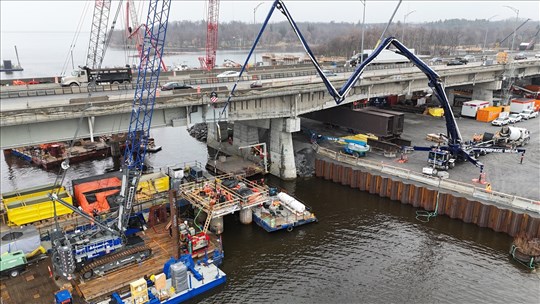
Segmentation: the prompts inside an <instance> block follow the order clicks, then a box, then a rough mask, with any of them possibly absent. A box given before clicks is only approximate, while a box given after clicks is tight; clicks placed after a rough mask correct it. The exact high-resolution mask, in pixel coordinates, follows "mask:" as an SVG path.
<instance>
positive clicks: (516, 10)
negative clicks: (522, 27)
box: [503, 5, 519, 51]
mask: <svg viewBox="0 0 540 304" xmlns="http://www.w3.org/2000/svg"><path fill="white" fill-rule="evenodd" d="M503 6H504V7H507V8H509V9H511V10H513V11H514V13H516V23H517V22H518V17H519V10H518V9H517V8H515V7H511V6H508V5H503ZM515 40H516V30H514V35H513V36H512V51H513V50H514V41H515Z"/></svg>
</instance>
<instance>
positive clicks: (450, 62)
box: [446, 59, 465, 65]
mask: <svg viewBox="0 0 540 304" xmlns="http://www.w3.org/2000/svg"><path fill="white" fill-rule="evenodd" d="M464 64H465V63H463V62H462V61H460V60H458V59H452V60H450V61H448V63H447V64H446V65H464Z"/></svg>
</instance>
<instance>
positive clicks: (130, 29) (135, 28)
mask: <svg viewBox="0 0 540 304" xmlns="http://www.w3.org/2000/svg"><path fill="white" fill-rule="evenodd" d="M130 17H131V22H130ZM141 27H144V28H145V30H146V31H147V32H148V29H146V25H145V24H140V23H139V20H138V18H137V11H136V10H135V3H134V1H133V0H128V1H127V2H126V34H127V38H128V39H129V40H131V41H133V43H134V44H135V48H136V49H137V52H138V53H139V59H140V60H141V62H140V65H142V66H144V65H145V64H146V63H145V62H144V61H145V60H146V59H145V57H144V56H143V55H144V50H143V39H144V38H143V37H144V33H141V32H140V28H141ZM151 46H152V48H153V49H154V50H155V45H154V43H151ZM157 53H158V54H159V52H157ZM159 61H160V63H161V69H162V70H163V71H165V72H167V67H166V66H165V63H164V62H163V58H162V57H161V56H159Z"/></svg>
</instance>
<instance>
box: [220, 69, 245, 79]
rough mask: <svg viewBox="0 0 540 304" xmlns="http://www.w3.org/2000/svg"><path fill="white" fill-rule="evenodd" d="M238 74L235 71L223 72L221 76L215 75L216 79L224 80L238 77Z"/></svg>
mask: <svg viewBox="0 0 540 304" xmlns="http://www.w3.org/2000/svg"><path fill="white" fill-rule="evenodd" d="M238 76H240V72H237V71H225V72H223V73H221V74H218V75H216V77H217V78H226V77H238Z"/></svg>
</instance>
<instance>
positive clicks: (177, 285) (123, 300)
mask: <svg viewBox="0 0 540 304" xmlns="http://www.w3.org/2000/svg"><path fill="white" fill-rule="evenodd" d="M226 280H227V275H226V274H225V273H224V272H223V271H222V270H221V269H219V268H218V267H217V266H216V265H214V264H213V263H212V260H208V259H206V260H203V261H199V262H197V263H195V262H194V261H193V259H192V258H191V256H190V255H183V256H181V257H180V259H178V260H176V259H174V258H171V259H170V260H169V261H167V262H166V263H165V265H164V267H163V273H160V274H158V275H155V276H153V277H152V278H151V279H150V280H145V279H144V278H141V279H139V280H137V281H134V282H132V283H131V284H130V289H131V292H129V293H126V294H124V295H120V294H118V293H113V294H112V297H111V301H110V302H109V303H114V304H131V303H151V304H158V303H159V304H176V303H182V302H185V301H187V300H189V299H192V298H194V297H195V296H198V295H200V294H202V293H204V292H206V291H208V290H210V289H212V288H215V287H217V286H219V285H221V284H224V283H225V281H226Z"/></svg>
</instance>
